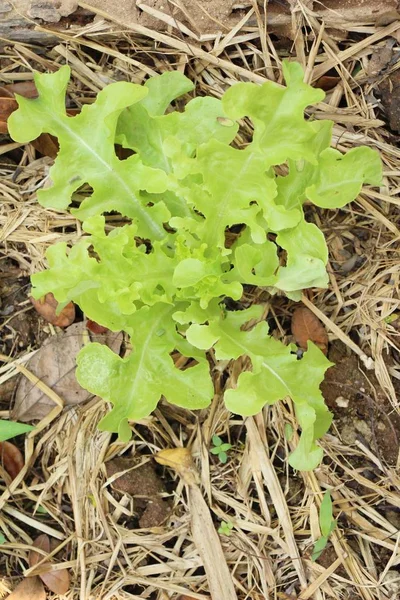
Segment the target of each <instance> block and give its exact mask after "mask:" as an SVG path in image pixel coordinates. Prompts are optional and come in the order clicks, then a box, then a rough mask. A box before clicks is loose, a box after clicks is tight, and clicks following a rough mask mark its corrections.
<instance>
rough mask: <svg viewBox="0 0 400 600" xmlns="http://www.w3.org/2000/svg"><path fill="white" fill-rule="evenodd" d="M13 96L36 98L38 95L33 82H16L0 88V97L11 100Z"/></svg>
mask: <svg viewBox="0 0 400 600" xmlns="http://www.w3.org/2000/svg"><path fill="white" fill-rule="evenodd" d="M14 94H19V95H20V96H24V98H37V97H38V95H39V94H38V91H37V89H36V85H35V82H34V81H18V82H17V83H10V84H9V85H2V86H0V96H1V97H3V98H4V97H8V98H13V97H14Z"/></svg>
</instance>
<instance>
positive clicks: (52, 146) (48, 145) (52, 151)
mask: <svg viewBox="0 0 400 600" xmlns="http://www.w3.org/2000/svg"><path fill="white" fill-rule="evenodd" d="M31 144H32V146H33V147H34V148H35V150H37V151H38V152H40V154H43V156H49V157H50V158H56V156H57V154H58V151H59V149H60V147H59V145H58V142H57V138H55V137H54V136H53V135H50V134H49V133H42V134H41V135H39V137H38V139H37V140H33V142H31Z"/></svg>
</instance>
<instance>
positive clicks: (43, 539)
mask: <svg viewBox="0 0 400 600" xmlns="http://www.w3.org/2000/svg"><path fill="white" fill-rule="evenodd" d="M32 546H35V548H38V549H39V550H43V552H45V553H46V554H49V553H50V538H49V536H48V535H46V534H45V533H43V534H42V535H39V536H38V537H37V538H36V539H35V540H34V542H33V544H32ZM43 558H44V556H43V554H41V553H40V552H35V551H34V550H30V551H29V558H28V562H29V566H30V567H34V566H35V565H37V564H38V562H40V561H41V560H43Z"/></svg>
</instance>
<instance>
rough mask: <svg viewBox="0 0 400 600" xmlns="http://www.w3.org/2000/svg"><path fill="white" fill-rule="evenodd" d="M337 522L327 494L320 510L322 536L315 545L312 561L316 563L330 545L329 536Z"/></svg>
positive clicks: (327, 493) (328, 493)
mask: <svg viewBox="0 0 400 600" xmlns="http://www.w3.org/2000/svg"><path fill="white" fill-rule="evenodd" d="M336 525H337V521H336V520H335V519H334V518H333V512H332V499H331V494H330V492H326V493H325V495H324V498H323V500H322V502H321V507H320V509H319V526H320V528H321V533H322V536H321V537H320V538H318V540H317V541H316V542H315V544H314V550H313V553H312V555H311V560H312V561H313V562H315V561H316V560H318V558H319V557H320V556H321V554H322V552H323V550H324V549H325V546H326V545H327V543H328V539H329V536H330V535H331V533H332V532H333V531H334V529H335V527H336Z"/></svg>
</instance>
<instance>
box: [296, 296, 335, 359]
mask: <svg viewBox="0 0 400 600" xmlns="http://www.w3.org/2000/svg"><path fill="white" fill-rule="evenodd" d="M292 334H293V337H294V339H295V341H296V343H297V344H298V345H299V346H300V348H302V349H303V350H307V342H308V340H311V341H312V342H314V344H315V345H316V346H318V348H320V349H321V350H322V352H323V353H324V354H327V352H328V334H327V332H326V329H325V327H324V326H323V324H322V323H321V321H320V320H319V319H318V317H316V316H315V315H314V313H313V312H311V310H309V309H308V308H306V307H305V306H300V307H299V308H296V310H295V311H294V313H293V316H292Z"/></svg>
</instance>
